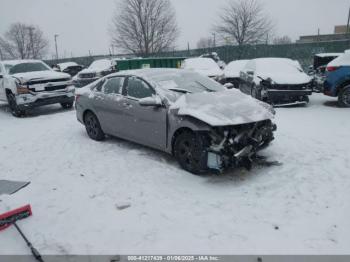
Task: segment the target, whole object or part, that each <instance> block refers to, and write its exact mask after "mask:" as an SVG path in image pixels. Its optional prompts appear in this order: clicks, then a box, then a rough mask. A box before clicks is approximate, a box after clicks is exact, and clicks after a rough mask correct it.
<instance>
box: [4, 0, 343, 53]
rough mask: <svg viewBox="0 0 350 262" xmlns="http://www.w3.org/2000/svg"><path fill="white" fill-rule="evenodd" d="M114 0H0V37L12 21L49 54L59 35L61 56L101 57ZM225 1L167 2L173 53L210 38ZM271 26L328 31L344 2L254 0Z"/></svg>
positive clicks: (338, 20)
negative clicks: (174, 25) (37, 30)
mask: <svg viewBox="0 0 350 262" xmlns="http://www.w3.org/2000/svg"><path fill="white" fill-rule="evenodd" d="M117 1H120V0H1V1H0V34H3V33H4V32H5V31H6V30H7V28H8V26H9V25H10V24H11V23H13V22H18V21H19V22H25V23H31V24H35V25H38V26H40V27H41V29H42V30H43V31H44V33H45V35H46V37H47V38H48V39H49V40H50V56H51V55H52V54H53V53H54V34H59V38H58V48H59V55H60V57H61V56H64V55H65V56H70V55H71V54H73V55H74V56H78V55H79V56H80V55H87V54H88V52H89V50H91V52H92V54H106V53H108V49H109V46H110V44H109V43H110V38H109V35H108V30H107V29H108V25H109V24H110V21H111V17H112V15H113V11H114V9H115V8H116V2H117ZM227 1H229V0H171V2H172V3H173V5H174V7H175V9H176V13H177V21H178V25H179V27H180V30H181V35H180V37H179V39H178V42H177V49H184V48H187V42H189V43H190V46H191V48H192V47H193V48H194V47H195V46H196V43H197V41H198V39H199V38H201V37H205V36H210V35H211V29H212V26H213V24H214V23H215V22H216V21H217V14H218V12H219V11H220V9H221V8H222V7H223V6H224V5H225V3H226V2H227ZM260 1H261V2H262V3H263V5H264V7H265V11H266V12H267V13H268V14H269V15H270V16H271V18H272V20H273V21H274V23H275V34H276V35H280V36H282V35H289V36H290V37H292V39H293V40H295V39H297V38H298V37H299V36H300V35H308V34H316V33H317V29H318V28H320V30H321V33H322V34H326V33H332V32H333V29H334V25H339V24H346V23H347V16H348V10H349V7H350V1H349V0H260Z"/></svg>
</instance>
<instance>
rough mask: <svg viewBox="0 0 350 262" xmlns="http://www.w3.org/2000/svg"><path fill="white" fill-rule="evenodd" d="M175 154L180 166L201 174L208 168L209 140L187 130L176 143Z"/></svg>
mask: <svg viewBox="0 0 350 262" xmlns="http://www.w3.org/2000/svg"><path fill="white" fill-rule="evenodd" d="M174 155H175V157H176V159H177V161H178V162H179V164H180V166H181V167H182V168H183V169H185V170H186V171H188V172H191V173H193V174H196V175H198V174H200V173H203V172H204V171H206V170H207V169H208V168H207V142H206V139H205V137H204V136H203V135H201V134H198V133H194V132H190V131H185V132H183V133H181V134H180V135H179V136H178V137H177V138H176V140H175V143H174Z"/></svg>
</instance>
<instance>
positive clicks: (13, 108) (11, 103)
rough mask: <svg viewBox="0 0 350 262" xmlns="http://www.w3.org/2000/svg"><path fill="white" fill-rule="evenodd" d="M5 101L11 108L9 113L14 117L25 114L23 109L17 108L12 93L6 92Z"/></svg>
mask: <svg viewBox="0 0 350 262" xmlns="http://www.w3.org/2000/svg"><path fill="white" fill-rule="evenodd" d="M7 101H8V104H9V107H10V110H11V113H12V115H13V116H15V117H21V116H24V115H25V114H26V111H25V110H22V109H20V108H19V106H18V105H17V102H16V97H15V96H14V94H12V93H8V94H7Z"/></svg>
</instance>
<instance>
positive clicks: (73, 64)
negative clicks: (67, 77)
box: [57, 62, 78, 71]
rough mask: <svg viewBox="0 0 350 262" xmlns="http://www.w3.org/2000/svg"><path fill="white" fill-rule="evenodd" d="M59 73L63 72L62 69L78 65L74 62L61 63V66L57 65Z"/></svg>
mask: <svg viewBox="0 0 350 262" xmlns="http://www.w3.org/2000/svg"><path fill="white" fill-rule="evenodd" d="M57 65H58V66H59V67H60V69H61V71H63V70H64V69H66V68H68V67H71V66H77V65H78V64H77V63H75V62H66V63H61V64H57Z"/></svg>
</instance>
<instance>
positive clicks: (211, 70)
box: [181, 57, 224, 82]
mask: <svg viewBox="0 0 350 262" xmlns="http://www.w3.org/2000/svg"><path fill="white" fill-rule="evenodd" d="M181 68H182V69H187V70H192V71H195V72H197V73H199V74H201V75H204V76H207V77H210V78H212V79H214V80H216V81H218V82H220V81H221V80H222V78H223V75H224V72H223V71H222V70H221V69H220V67H219V66H218V64H217V63H216V62H215V61H214V60H213V59H211V58H204V57H196V58H188V59H185V60H184V61H183V62H182V65H181Z"/></svg>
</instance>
